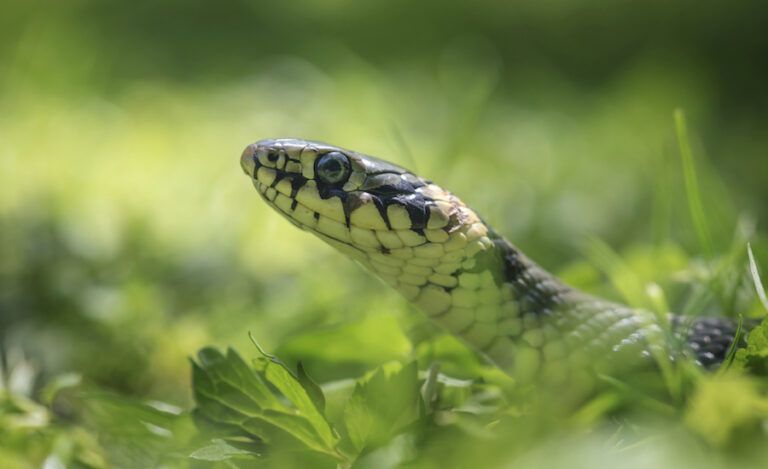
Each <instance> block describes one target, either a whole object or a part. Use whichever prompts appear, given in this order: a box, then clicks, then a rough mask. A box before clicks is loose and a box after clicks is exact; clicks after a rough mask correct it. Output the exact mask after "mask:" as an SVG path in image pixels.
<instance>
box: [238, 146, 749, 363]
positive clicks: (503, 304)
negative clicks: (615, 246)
mask: <svg viewBox="0 0 768 469" xmlns="http://www.w3.org/2000/svg"><path fill="white" fill-rule="evenodd" d="M240 163H241V166H242V168H243V171H244V172H245V173H246V174H247V175H248V176H249V177H250V178H251V179H252V181H253V184H254V186H255V187H256V188H257V190H258V192H259V193H260V194H261V196H262V198H263V199H264V200H265V201H266V202H267V204H269V205H270V206H271V207H272V208H274V209H275V210H276V211H277V212H278V213H280V214H281V215H283V216H284V217H285V218H287V219H288V220H289V221H290V222H291V223H293V224H294V225H296V226H297V227H299V228H301V229H303V230H306V231H310V232H312V233H314V234H315V235H317V236H318V237H320V238H321V239H322V240H324V241H325V242H327V243H328V244H330V245H331V246H333V247H334V248H336V249H337V250H339V251H341V252H342V253H344V254H346V255H347V256H349V257H350V258H352V259H354V260H355V261H357V262H358V263H359V264H360V265H362V266H363V267H364V268H365V269H366V270H368V271H370V272H372V273H373V274H374V275H376V276H378V277H379V278H380V279H381V280H383V281H384V282H385V283H386V284H388V285H390V286H392V287H393V288H394V289H396V290H397V291H398V292H400V294H402V295H403V296H404V297H405V298H407V299H408V300H409V301H411V302H412V303H413V304H415V305H416V306H417V307H418V308H419V309H420V310H421V311H422V312H423V313H424V314H426V315H427V316H428V317H429V318H430V319H431V320H432V321H434V322H436V323H438V324H439V325H441V326H442V327H444V328H445V329H447V330H448V331H450V332H451V333H452V334H454V335H455V336H457V337H459V338H460V339H461V340H463V341H464V342H465V343H466V344H468V345H469V346H470V347H472V348H473V349H475V350H476V351H478V352H479V353H481V354H483V355H484V356H485V357H487V358H488V359H489V360H491V361H492V362H493V363H495V364H496V365H497V366H499V367H500V368H502V369H503V370H504V371H506V372H507V373H509V374H511V375H514V376H518V377H524V376H536V375H539V374H541V373H543V372H545V371H553V372H555V373H561V372H562V371H563V370H567V369H571V368H573V365H574V364H579V365H585V366H589V367H591V368H597V369H602V368H606V367H607V368H611V367H613V368H615V367H623V366H626V364H628V363H632V364H634V363H644V362H653V360H654V359H655V358H658V356H656V353H663V354H667V355H668V356H673V357H674V356H675V355H676V354H678V353H682V354H689V355H690V356H692V357H693V358H694V359H695V360H697V361H698V362H699V363H701V364H702V365H704V366H708V367H709V366H713V365H716V364H717V363H719V362H721V361H722V360H723V359H724V357H725V355H726V354H727V352H728V350H729V348H730V347H731V343H732V342H733V340H734V335H735V331H736V325H735V324H734V322H733V321H732V320H730V319H727V318H698V319H691V320H686V319H685V318H683V317H681V316H675V315H669V316H666V317H659V316H657V315H655V314H653V313H650V312H648V311H644V310H638V309H633V308H630V307H627V306H624V305H620V304H616V303H613V302H610V301H607V300H603V299H600V298H596V297H593V296H590V295H588V294H586V293H583V292H580V291H578V290H576V289H574V288H571V287H569V286H567V285H565V284H564V283H562V282H561V281H560V280H558V279H557V278H556V277H555V276H554V275H552V274H550V273H549V272H547V271H546V270H544V269H543V268H541V267H540V266H539V265H537V264H536V263H535V262H533V261H532V260H530V259H529V258H528V257H526V256H525V255H524V254H523V253H522V252H521V251H520V250H519V249H518V248H517V247H515V246H514V245H513V244H512V243H511V242H509V241H507V240H506V239H505V238H503V237H502V236H500V235H498V234H497V233H496V232H495V231H494V230H493V229H492V228H490V227H489V226H488V225H487V224H486V223H485V222H484V221H483V220H482V219H481V218H480V216H479V215H478V214H477V213H475V212H474V211H473V210H472V209H471V208H469V207H468V206H467V205H465V204H464V203H463V202H462V201H461V200H460V199H459V198H458V197H456V196H455V195H453V194H451V193H450V192H448V191H446V190H444V189H443V188H441V187H440V186H438V185H436V184H435V183H433V182H432V181H430V180H427V179H424V178H422V177H420V176H418V175H416V174H414V173H412V172H410V171H408V170H406V169H404V168H401V167H399V166H396V165H394V164H392V163H389V162H386V161H383V160H380V159H378V158H374V157H371V156H367V155H364V154H361V153H358V152H355V151H351V150H346V149H343V148H339V147H335V146H331V145H327V144H324V143H319V142H313V141H306V140H298V139H269V140H261V141H259V142H256V143H254V144H251V145H249V146H248V147H247V148H246V149H245V151H244V152H243V153H242V155H241V158H240Z"/></svg>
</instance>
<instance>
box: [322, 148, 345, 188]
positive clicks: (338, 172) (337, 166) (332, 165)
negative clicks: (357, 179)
mask: <svg viewBox="0 0 768 469" xmlns="http://www.w3.org/2000/svg"><path fill="white" fill-rule="evenodd" d="M315 174H317V176H318V177H319V178H320V179H321V180H322V181H323V182H325V183H327V184H337V183H339V182H342V181H345V180H346V179H347V178H348V177H349V161H348V160H347V157H346V156H344V155H342V154H341V153H339V152H337V151H332V152H330V153H326V154H325V155H323V156H321V157H320V158H318V159H317V163H316V164H315Z"/></svg>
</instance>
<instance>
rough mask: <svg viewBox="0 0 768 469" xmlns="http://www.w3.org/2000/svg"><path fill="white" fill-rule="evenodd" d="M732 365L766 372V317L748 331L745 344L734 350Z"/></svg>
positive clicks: (767, 355)
mask: <svg viewBox="0 0 768 469" xmlns="http://www.w3.org/2000/svg"><path fill="white" fill-rule="evenodd" d="M733 367H734V368H736V369H742V370H744V369H746V370H749V371H751V372H754V373H760V374H768V318H767V319H764V320H763V322H762V323H761V324H760V325H758V326H757V327H755V328H753V329H752V330H751V331H749V335H748V336H747V346H746V347H744V348H741V349H739V350H737V351H736V357H735V359H734V361H733Z"/></svg>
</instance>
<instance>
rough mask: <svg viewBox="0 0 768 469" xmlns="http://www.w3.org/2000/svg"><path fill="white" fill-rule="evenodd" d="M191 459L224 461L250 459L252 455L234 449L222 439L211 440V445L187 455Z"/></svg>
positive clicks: (245, 451) (248, 452)
mask: <svg viewBox="0 0 768 469" xmlns="http://www.w3.org/2000/svg"><path fill="white" fill-rule="evenodd" d="M189 457H190V458H192V459H199V460H201V461H226V460H227V459H232V458H241V459H242V458H251V457H254V454H253V453H252V452H250V451H247V450H243V449H239V448H235V447H234V446H232V445H230V444H228V443H227V442H226V441H224V440H222V439H218V438H216V439H213V440H211V444H209V445H207V446H203V447H202V448H200V449H198V450H196V451H194V452H193V453H192V454H190V455H189Z"/></svg>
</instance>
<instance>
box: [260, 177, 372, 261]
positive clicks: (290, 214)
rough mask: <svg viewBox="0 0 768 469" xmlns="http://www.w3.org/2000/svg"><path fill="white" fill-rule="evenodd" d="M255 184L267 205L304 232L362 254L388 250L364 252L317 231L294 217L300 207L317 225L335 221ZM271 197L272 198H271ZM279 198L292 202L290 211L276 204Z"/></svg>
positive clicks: (287, 196)
mask: <svg viewBox="0 0 768 469" xmlns="http://www.w3.org/2000/svg"><path fill="white" fill-rule="evenodd" d="M253 182H254V186H256V190H257V191H258V192H259V195H261V198H262V199H264V201H265V202H267V205H269V206H270V207H273V208H275V209H276V210H277V211H278V213H280V214H281V215H282V216H283V218H286V219H287V220H288V221H289V222H291V223H292V224H293V225H294V226H296V227H298V228H299V229H302V230H304V231H310V232H312V233H314V234H316V235H317V236H320V237H321V238H325V239H326V240H331V241H333V242H336V243H339V244H343V245H346V246H349V247H350V248H352V249H355V250H356V251H358V252H360V253H361V254H366V253H367V252H381V251H382V250H383V249H386V248H384V247H383V246H381V247H380V248H379V249H371V251H366V250H364V249H362V248H360V247H358V246H355V245H354V244H352V243H350V242H348V241H345V240H342V239H339V238H337V237H334V236H332V235H329V234H327V233H323V232H322V231H319V230H317V229H315V228H314V227H312V226H310V225H307V224H305V223H302V222H300V221H299V220H297V219H296V218H295V217H294V215H293V214H294V213H295V211H296V209H297V208H299V207H300V208H302V209H304V210H306V211H307V212H312V217H313V219H314V220H315V223H319V222H320V220H321V219H322V218H326V219H328V220H331V221H333V220H332V219H331V218H330V217H325V216H324V215H322V214H320V213H318V212H315V211H314V210H312V209H310V208H309V207H307V206H306V205H303V204H302V203H300V202H299V201H297V200H296V199H293V198H291V197H290V196H289V195H287V194H283V193H282V192H280V191H278V190H277V189H275V188H273V187H271V186H268V185H266V184H263V183H261V182H260V181H259V180H257V179H254V180H253ZM269 189H272V190H273V191H274V192H272V193H270V194H267V192H269ZM270 196H271V198H270ZM278 197H285V198H286V199H288V200H290V201H291V202H290V207H289V209H288V210H286V209H284V208H283V207H281V206H280V205H278V204H277V203H275V200H277V198H278Z"/></svg>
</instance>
